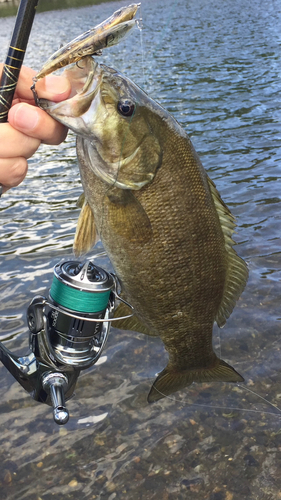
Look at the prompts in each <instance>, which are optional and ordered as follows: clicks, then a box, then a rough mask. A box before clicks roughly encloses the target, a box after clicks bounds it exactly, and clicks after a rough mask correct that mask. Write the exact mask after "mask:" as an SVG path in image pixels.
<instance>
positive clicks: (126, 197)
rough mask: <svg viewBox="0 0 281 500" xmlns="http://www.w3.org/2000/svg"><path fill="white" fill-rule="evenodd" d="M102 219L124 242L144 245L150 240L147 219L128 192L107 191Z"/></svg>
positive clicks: (150, 228) (138, 204)
mask: <svg viewBox="0 0 281 500" xmlns="http://www.w3.org/2000/svg"><path fill="white" fill-rule="evenodd" d="M104 219H105V221H107V220H110V223H111V228H112V232H113V233H115V234H116V235H118V236H121V237H122V238H124V239H125V240H126V241H130V242H132V243H136V244H144V243H147V242H148V241H150V240H151V239H152V236H153V232H152V227H151V223H150V220H149V217H148V215H147V213H146V211H145V210H144V208H143V207H142V205H141V204H140V202H139V201H138V200H137V199H136V197H135V196H134V194H133V193H132V191H130V190H127V189H119V188H112V189H111V190H109V192H108V193H107V195H106V196H105V200H104ZM101 233H102V228H101Z"/></svg>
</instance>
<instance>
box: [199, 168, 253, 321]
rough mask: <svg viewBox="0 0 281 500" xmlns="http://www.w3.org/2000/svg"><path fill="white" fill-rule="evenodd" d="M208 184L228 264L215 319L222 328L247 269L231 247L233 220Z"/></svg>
mask: <svg viewBox="0 0 281 500" xmlns="http://www.w3.org/2000/svg"><path fill="white" fill-rule="evenodd" d="M208 184H209V188H210V191H211V195H212V198H213V201H214V204H215V208H216V211H217V214H218V217H219V220H220V225H221V229H222V232H223V236H224V242H225V250H226V253H227V262H228V269H227V274H226V280H225V286H224V292H223V298H222V301H221V304H220V306H219V309H218V312H217V314H216V318H215V319H216V322H217V324H218V326H219V327H222V326H224V325H225V323H226V320H227V319H228V318H229V316H230V315H231V313H232V311H233V309H234V306H235V304H236V301H237V300H238V299H239V297H240V295H241V293H242V292H243V290H244V288H245V286H246V283H247V279H248V267H247V264H246V263H245V262H244V260H243V259H241V257H239V256H238V255H237V253H236V252H235V250H234V249H233V248H232V247H233V245H235V242H234V241H233V239H232V235H233V233H234V231H235V227H236V223H235V218H234V216H233V215H232V213H231V212H230V210H229V209H228V207H227V206H226V204H225V203H224V202H223V200H222V199H221V197H220V194H219V192H218V191H217V189H216V186H215V184H214V183H213V181H212V180H211V179H210V178H209V177H208Z"/></svg>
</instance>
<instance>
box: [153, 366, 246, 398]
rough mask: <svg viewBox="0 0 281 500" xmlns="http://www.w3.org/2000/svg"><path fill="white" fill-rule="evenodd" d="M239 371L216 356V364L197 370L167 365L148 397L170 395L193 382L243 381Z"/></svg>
mask: <svg viewBox="0 0 281 500" xmlns="http://www.w3.org/2000/svg"><path fill="white" fill-rule="evenodd" d="M243 381H244V379H243V377H242V376H241V375H239V373H238V372H237V371H236V370H234V368H232V366H230V365H229V364H227V363H226V362H225V361H223V360H222V359H218V358H216V364H215V366H214V365H213V366H212V367H210V368H201V369H195V370H177V368H176V366H169V364H168V365H167V366H166V368H165V369H164V370H163V371H162V372H161V373H160V374H159V375H158V377H157V378H156V380H155V381H154V383H153V385H152V387H151V389H150V392H149V394H148V397H147V401H148V403H153V402H154V401H158V400H159V399H162V398H164V397H165V396H169V395H170V394H173V393H174V392H177V391H179V390H181V389H184V388H185V387H188V386H189V385H191V384H192V382H243Z"/></svg>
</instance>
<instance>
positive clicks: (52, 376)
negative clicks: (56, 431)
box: [42, 372, 69, 425]
mask: <svg viewBox="0 0 281 500" xmlns="http://www.w3.org/2000/svg"><path fill="white" fill-rule="evenodd" d="M67 385H68V379H67V377H66V375H65V374H64V373H60V372H49V373H47V374H45V375H43V378H42V386H43V389H44V390H45V391H46V392H47V393H49V394H50V398H51V402H52V406H53V409H54V411H53V416H54V421H55V422H56V424H59V425H64V424H66V423H67V422H68V420H69V413H68V410H67V409H66V407H65V398H64V390H65V389H66V388H67Z"/></svg>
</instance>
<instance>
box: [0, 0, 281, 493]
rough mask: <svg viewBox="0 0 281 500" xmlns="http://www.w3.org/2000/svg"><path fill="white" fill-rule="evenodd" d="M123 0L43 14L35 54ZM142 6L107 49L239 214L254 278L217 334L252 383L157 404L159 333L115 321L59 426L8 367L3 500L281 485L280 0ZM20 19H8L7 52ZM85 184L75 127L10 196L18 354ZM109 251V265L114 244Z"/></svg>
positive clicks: (65, 250)
mask: <svg viewBox="0 0 281 500" xmlns="http://www.w3.org/2000/svg"><path fill="white" fill-rule="evenodd" d="M121 5H124V2H123V3H120V2H113V3H111V2H110V3H103V4H101V5H96V6H91V7H83V8H79V9H69V10H64V11H56V12H46V13H40V14H38V15H37V16H36V18H35V21H34V28H33V30H32V35H31V39H30V43H29V47H28V51H27V55H26V60H25V63H26V64H28V65H30V66H32V67H33V68H35V69H39V68H40V66H41V65H42V63H43V62H44V61H45V60H46V59H47V57H48V56H49V55H50V54H51V53H53V52H54V51H55V50H56V49H57V48H58V47H59V46H60V44H61V43H65V42H67V41H69V40H70V39H72V38H74V36H77V35H79V34H80V33H82V32H83V31H85V30H86V29H89V28H90V27H92V26H94V25H95V24H97V23H98V22H100V21H101V20H103V19H105V18H106V17H108V16H109V15H110V14H111V13H112V12H113V11H114V10H116V9H117V8H118V7H119V6H121ZM141 16H142V18H143V30H142V32H141V33H140V31H139V30H137V29H136V30H135V32H134V33H133V34H131V35H130V37H129V38H128V39H127V40H125V41H124V42H123V43H122V44H120V45H119V46H117V47H114V48H112V49H111V50H110V51H108V52H106V51H105V52H104V55H103V56H102V59H103V62H105V64H108V65H110V66H113V67H115V68H117V69H118V70H120V71H122V72H124V73H125V74H126V75H127V76H129V77H131V78H132V79H133V80H134V81H135V82H136V83H138V84H139V85H140V86H142V87H143V88H144V89H145V90H146V91H147V92H148V93H149V95H150V96H151V97H153V98H154V99H156V100H157V101H158V102H160V103H161V104H162V105H163V106H164V107H166V108H167V109H168V110H169V111H170V112H171V113H172V114H173V115H174V116H175V117H176V118H177V120H178V121H179V122H180V123H181V124H182V126H183V127H184V128H185V129H186V130H187V132H188V133H189V135H190V137H191V139H192V141H193V144H194V146H195V148H196V150H197V152H198V153H199V154H200V156H201V159H202V161H203V164H204V166H205V168H206V169H207V171H208V173H209V175H210V177H211V178H212V179H213V180H214V181H215V183H216V185H217V188H218V190H219V191H220V193H221V195H222V197H223V199H224V201H225V202H226V203H227V204H228V206H229V207H230V209H231V210H232V212H233V214H234V215H235V217H236V218H237V223H238V228H237V234H236V236H235V239H236V242H237V247H236V249H237V251H238V253H239V254H240V255H241V256H242V257H243V258H244V259H246V261H247V263H248V265H249V271H250V277H249V281H248V284H247V287H246V290H245V292H244V293H243V295H242V297H241V299H240V300H239V302H238V304H237V306H236V308H235V310H234V312H233V314H232V316H231V318H230V319H229V320H228V322H227V325H226V326H225V328H224V329H223V330H222V331H219V329H218V328H214V345H215V346H216V349H217V351H218V353H221V357H222V358H223V359H224V360H226V361H228V362H229V363H230V364H231V365H234V366H235V368H236V369H237V370H238V372H239V373H241V374H243V376H244V378H245V383H243V384H239V385H235V384H234V385H231V384H201V385H200V384H198V385H196V384H193V385H192V386H191V387H190V388H188V389H186V390H185V391H182V392H179V393H177V394H176V395H174V396H173V397H171V398H167V399H165V400H161V401H160V402H158V403H155V404H153V405H148V404H147V403H146V394H147V393H148V390H149V388H150V385H151V383H152V381H153V379H154V377H155V373H157V372H159V371H160V370H161V369H162V368H163V367H164V366H165V364H166V359H167V358H166V354H165V351H164V348H163V344H162V343H161V341H160V340H159V339H155V338H150V337H145V336H144V335H141V334H136V333H133V332H121V331H119V330H116V329H112V330H111V334H110V337H109V341H108V344H107V347H106V350H105V351H104V355H103V357H102V359H101V362H100V363H99V365H96V366H94V367H93V368H91V369H89V370H86V371H85V372H83V373H82V375H81V376H80V378H79V380H78V384H77V388H76V391H75V396H74V397H73V398H72V399H71V400H70V401H69V402H68V408H69V410H70V413H71V418H70V421H69V423H68V424H67V425H66V426H65V427H63V428H59V427H58V426H56V425H55V424H54V423H53V420H52V412H51V410H50V408H49V407H47V406H45V405H42V404H39V403H36V402H34V401H33V400H32V399H31V398H30V396H29V395H28V394H27V393H25V392H24V390H23V389H22V388H21V387H20V386H19V385H18V384H17V383H16V382H14V379H13V378H12V376H11V375H10V374H9V373H7V371H6V369H5V368H4V367H3V366H2V367H0V377H1V388H0V429H1V437H0V444H1V446H0V449H1V451H0V460H1V462H0V463H1V464H2V465H1V470H0V483H1V489H0V499H1V500H4V499H5V500H24V499H28V500H40V499H42V500H51V499H53V498H55V499H56V498H63V499H64V500H74V499H75V500H76V499H77V498H79V499H80V500H86V499H87V500H91V499H107V500H114V499H121V500H131V499H138V500H152V499H163V500H167V499H168V500H170V499H171V500H181V499H186V498H189V499H191V500H197V499H198V500H203V499H206V500H244V499H245V500H246V499H247V500H273V499H274V500H275V499H278V498H281V493H280V491H281V433H280V426H281V410H280V409H278V407H280V408H281V372H280V364H281V362H280V361H281V353H280V346H281V339H280V332H281V324H280V320H281V313H280V298H281V297H280V296H281V286H280V278H281V253H280V248H281V239H280V219H281V217H280V201H281V199H280V190H281V178H280V173H281V168H280V162H281V143H280V139H281V134H280V132H281V131H280V124H279V123H280V117H281V109H280V99H279V95H278V90H279V87H280V68H281V61H280V57H281V56H280V44H281V40H280V36H281V35H280V33H281V6H280V2H278V1H277V0H268V1H266V2H261V1H260V0H251V1H250V0H244V1H242V0H236V1H235V2H233V1H231V0H225V1H224V2H220V1H219V0H208V1H207V0H196V1H194V0H189V2H185V1H183V0H175V1H168V0H161V1H158V0H154V1H148V0H144V1H143V2H142V7H141ZM13 23H14V18H5V19H1V20H0V24H1V30H0V40H1V44H0V47H1V49H0V53H1V59H2V60H4V57H5V55H6V51H7V48H8V43H9V40H10V34H11V30H12V27H13ZM35 47H36V48H35ZM81 192H82V188H81V183H80V180H79V174H78V168H77V160H76V153H75V137H74V135H73V134H71V133H70V134H69V135H68V138H67V140H66V141H65V142H64V143H63V144H62V145H60V146H54V147H50V146H44V145H42V146H41V147H40V149H39V150H38V152H37V153H36V154H35V155H34V156H33V158H32V159H31V160H30V161H29V173H28V176H27V178H26V180H25V181H24V183H23V184H22V185H21V186H19V187H17V188H14V189H13V190H11V191H10V192H9V193H7V194H6V195H5V196H3V198H2V199H1V203H0V211H1V218H2V229H1V242H0V256H1V257H0V258H1V275H0V278H1V279H0V298H1V301H0V315H1V332H0V339H1V340H2V341H5V345H6V346H7V347H8V348H9V349H11V350H12V351H13V352H16V353H25V352H27V351H28V335H27V326H26V320H25V311H26V309H27V306H28V303H29V301H30V300H31V298H32V297H33V296H34V295H35V294H38V293H40V294H46V290H47V289H48V287H49V286H50V283H51V279H52V268H53V266H54V265H55V264H56V263H57V262H58V261H59V260H60V259H61V258H72V257H73V254H72V242H73V236H74V233H75V227H76V223H77V218H78V214H79V210H78V209H77V207H76V200H77V199H78V196H79V195H80V193H81ZM183 223H184V221H183ZM98 263H99V264H100V265H101V266H103V267H105V268H107V269H110V263H109V261H108V259H107V258H106V257H103V258H100V259H99V260H98ZM250 391H253V392H250ZM254 393H257V394H259V395H260V397H259V396H257V395H255V394H254ZM262 398H265V400H267V401H268V402H267V401H265V400H264V399H262Z"/></svg>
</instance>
